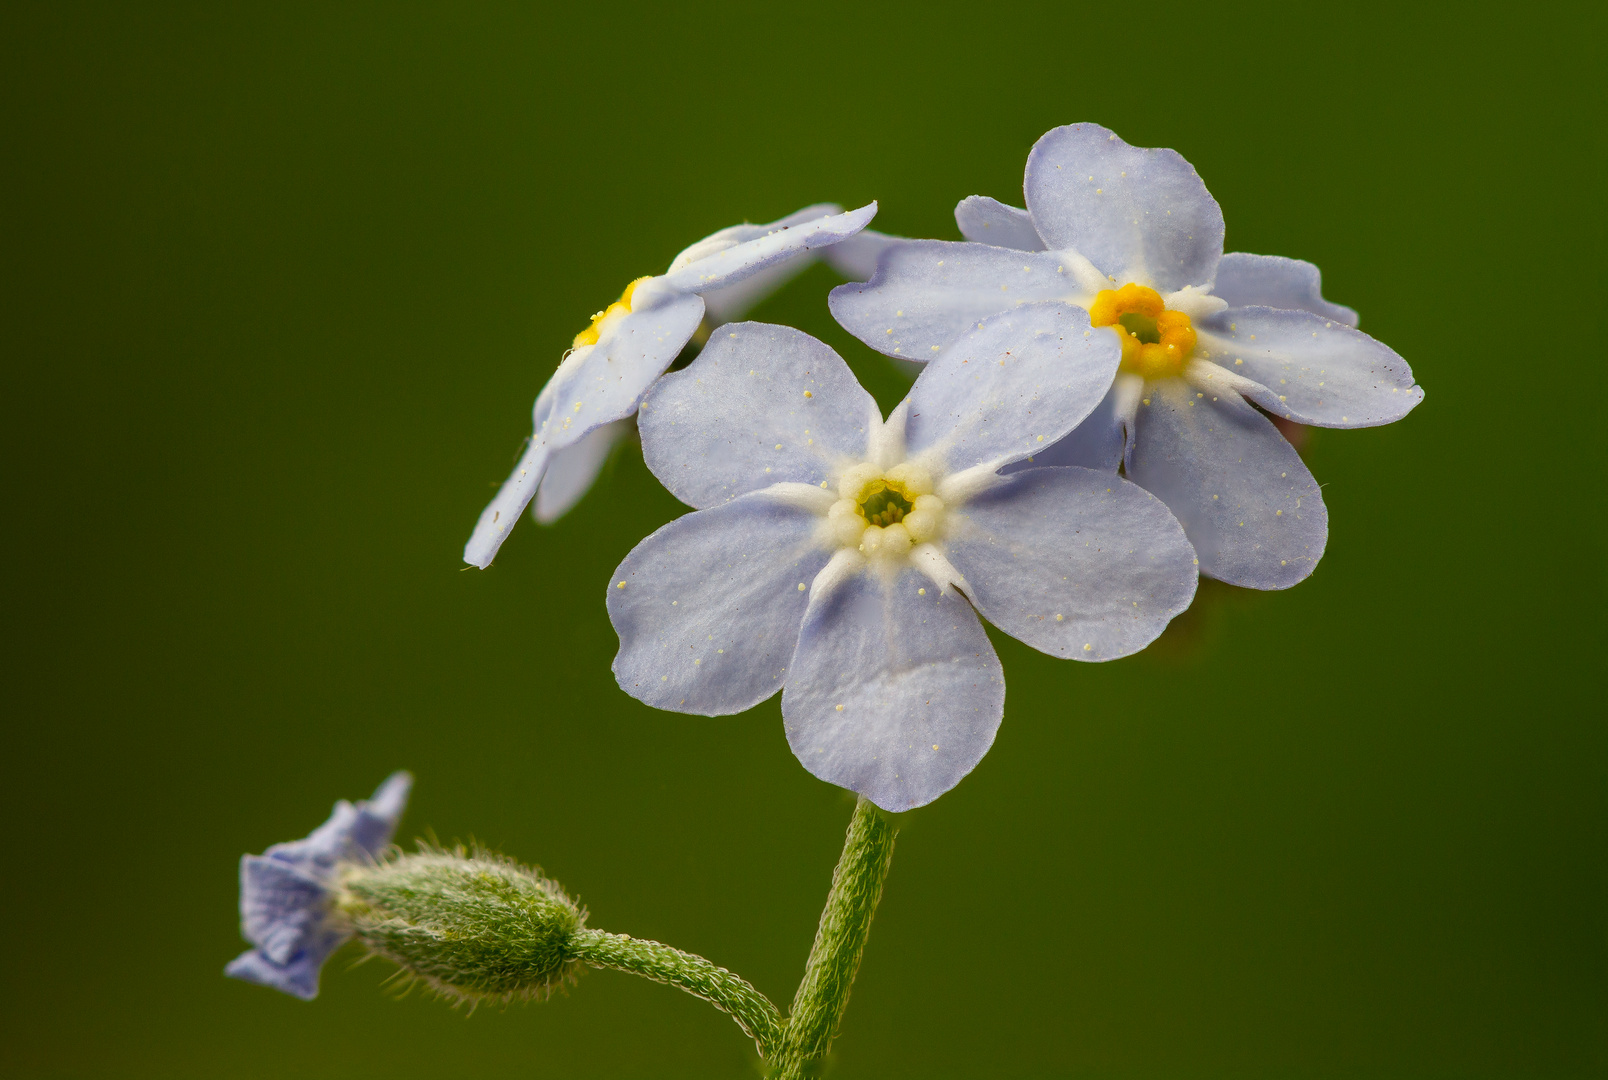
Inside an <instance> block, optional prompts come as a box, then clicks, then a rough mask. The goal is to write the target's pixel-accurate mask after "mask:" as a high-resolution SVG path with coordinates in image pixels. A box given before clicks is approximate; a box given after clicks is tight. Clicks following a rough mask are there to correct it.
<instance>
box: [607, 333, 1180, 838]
mask: <svg viewBox="0 0 1608 1080" xmlns="http://www.w3.org/2000/svg"><path fill="white" fill-rule="evenodd" d="M1119 357H1120V349H1119V347H1118V344H1117V342H1116V340H1115V338H1113V337H1112V336H1111V335H1109V334H1103V333H1102V334H1093V333H1091V327H1090V324H1089V319H1088V316H1087V315H1086V314H1085V313H1084V312H1083V311H1081V310H1079V309H1078V308H1075V307H1072V306H1070V305H1067V304H1063V303H1043V304H1031V305H1025V306H1023V307H1020V308H1018V309H1016V310H1015V311H1013V312H1011V313H1010V314H1009V315H1006V316H1002V317H998V318H996V319H994V320H992V321H990V322H989V323H987V324H986V326H984V327H982V328H975V329H973V330H972V331H970V332H968V333H967V334H965V335H963V336H962V337H961V338H960V339H959V340H958V341H956V342H955V343H954V344H953V345H952V346H950V347H949V348H947V349H945V350H944V351H943V352H942V354H941V355H937V356H935V357H934V358H933V360H932V362H931V363H929V364H928V365H927V367H926V368H925V370H924V371H923V372H922V374H921V377H920V378H919V379H917V381H916V384H915V386H914V387H913V388H912V389H911V391H910V394H909V396H908V397H906V399H905V400H904V401H903V402H902V403H900V405H899V406H898V408H896V409H895V410H894V411H893V412H892V414H890V415H889V417H888V418H887V419H886V421H884V420H883V418H882V415H881V412H880V410H879V409H878V408H877V406H876V403H875V402H874V401H873V400H872V398H871V396H870V394H868V393H866V391H865V390H864V389H863V388H862V387H861V386H860V385H859V383H858V382H857V381H856V379H855V378H854V375H853V373H852V372H851V371H850V370H849V368H848V365H847V364H845V363H844V362H843V360H842V358H840V357H839V356H838V355H837V354H836V353H835V352H833V351H832V349H830V348H829V347H828V346H826V345H824V344H823V343H821V342H819V341H817V340H815V339H814V338H812V337H810V336H809V335H807V334H804V333H801V332H799V331H797V330H793V329H790V328H788V327H784V326H773V325H768V324H764V323H737V324H731V325H727V326H725V327H722V328H721V329H720V330H719V331H717V332H716V335H715V337H714V339H712V340H711V341H710V343H709V345H708V346H707V347H706V348H705V349H704V351H703V352H702V353H701V354H700V355H699V357H698V359H697V360H696V361H694V362H693V364H692V365H691V366H689V367H688V368H686V369H685V370H683V371H680V372H675V373H672V374H670V375H668V376H666V377H665V378H663V379H662V380H660V381H659V383H658V384H657V385H656V386H655V387H654V388H653V390H652V391H651V392H650V393H649V395H648V398H647V400H646V402H645V403H644V405H643V406H642V413H641V415H640V418H639V425H640V428H641V432H642V444H643V453H644V456H645V457H646V459H647V462H648V466H649V468H651V469H652V470H653V472H654V474H655V475H656V476H657V477H658V478H659V479H660V480H661V481H663V483H664V484H665V486H666V487H668V488H669V489H670V490H671V492H673V493H674V494H675V495H676V496H677V497H678V498H680V499H681V500H682V501H683V502H686V503H688V504H689V505H691V506H693V507H695V508H697V512H696V513H692V514H688V515H687V516H685V517H682V518H679V519H677V520H676V521H673V522H671V523H670V524H668V525H666V526H665V527H664V528H662V529H660V530H659V531H657V532H655V533H654V534H653V535H652V536H650V537H648V538H647V539H646V540H644V541H642V543H640V544H638V545H637V547H636V548H635V549H634V550H633V551H632V552H631V553H630V555H628V556H627V557H626V559H625V561H624V562H623V563H621V564H620V567H619V569H618V570H617V571H616V572H615V574H614V579H613V581H612V582H611V583H610V587H609V605H608V606H609V616H610V619H611V620H612V621H613V623H614V627H615V630H616V631H617V632H618V633H619V635H620V651H619V654H618V656H616V658H615V661H614V672H615V676H616V678H617V679H618V680H619V683H620V686H621V687H622V688H623V689H624V690H625V691H626V692H627V693H629V694H631V695H632V696H633V697H636V698H638V699H640V700H642V701H644V702H646V703H647V704H649V705H653V706H656V707H658V708H661V709H669V710H673V711H676V712H687V713H696V714H700V715H706V716H712V715H722V714H728V713H736V712H741V711H743V710H745V709H748V708H750V707H752V706H754V705H756V704H758V703H759V702H761V701H763V700H765V699H766V698H768V697H770V696H771V695H772V694H773V693H775V692H776V691H777V690H778V689H781V690H782V691H783V694H782V716H783V719H784V722H785V725H786V729H787V738H788V742H789V744H790V745H791V746H792V748H793V752H794V753H795V754H796V755H797V756H798V758H799V760H800V761H801V762H803V764H804V766H805V767H806V768H807V769H809V771H810V772H812V773H814V774H815V775H816V776H818V777H820V778H821V779H823V780H827V781H830V782H832V783H835V784H839V785H842V786H843V787H847V788H850V789H852V790H854V791H856V792H859V793H860V794H861V795H864V796H865V797H866V798H868V799H870V800H871V801H873V802H875V803H876V804H877V805H879V806H881V807H883V808H884V809H887V810H893V811H902V810H908V809H911V808H913V807H916V806H921V805H923V804H925V803H928V802H931V801H932V800H933V799H936V798H937V797H938V796H939V795H942V794H943V793H944V792H945V791H948V790H949V789H950V788H952V787H954V786H955V784H957V783H959V782H960V780H961V778H962V777H964V776H965V775H966V774H967V773H968V772H970V771H971V769H972V768H973V767H974V766H975V765H976V764H977V763H978V762H979V761H980V760H981V759H982V757H983V755H984V754H986V753H987V752H988V748H989V747H990V746H991V745H992V744H993V741H994V735H995V732H996V731H997V730H998V728H999V723H1000V719H1001V717H1002V716H1003V711H1004V700H1005V683H1004V676H1003V672H1002V671H1001V668H1000V663H999V658H998V657H997V656H996V655H995V653H994V649H993V646H992V645H991V644H990V643H989V640H988V636H987V635H986V634H985V633H984V631H983V628H982V624H981V623H980V622H979V620H978V617H977V616H978V615H979V614H981V615H982V616H984V617H985V618H987V619H988V620H989V621H991V622H993V623H994V625H995V626H997V627H999V629H1001V630H1003V631H1004V632H1005V633H1007V634H1010V635H1011V636H1013V637H1015V638H1018V639H1020V640H1021V641H1023V642H1026V643H1027V644H1029V645H1031V646H1033V647H1034V648H1037V649H1040V650H1042V651H1044V652H1047V653H1050V654H1052V655H1055V656H1063V657H1069V658H1074V659H1080V660H1110V659H1114V658H1116V657H1119V656H1126V655H1128V654H1130V653H1133V652H1137V651H1138V650H1140V649H1142V648H1144V647H1145V646H1146V645H1148V644H1149V643H1150V642H1151V641H1153V640H1154V639H1155V638H1156V637H1157V635H1159V634H1160V633H1161V631H1162V630H1163V629H1164V628H1165V627H1166V625H1167V623H1168V621H1169V620H1171V619H1172V617H1173V616H1175V615H1177V614H1178V613H1179V612H1181V611H1183V610H1184V609H1185V608H1186V607H1188V606H1189V602H1190V600H1191V598H1192V597H1193V596H1194V591H1195V581H1196V563H1195V554H1194V550H1193V549H1192V548H1191V546H1190V544H1189V541H1188V540H1187V539H1185V537H1184V533H1183V530H1182V528H1181V527H1180V526H1179V525H1178V523H1177V521H1176V520H1175V519H1174V518H1173V516H1172V514H1171V513H1169V512H1168V510H1167V508H1166V507H1165V506H1164V505H1163V504H1162V503H1161V502H1160V501H1159V500H1157V499H1156V498H1155V497H1153V496H1151V495H1150V494H1148V493H1147V492H1145V491H1143V490H1142V489H1140V488H1139V487H1137V486H1136V485H1134V484H1130V483H1128V482H1127V481H1124V480H1121V479H1119V478H1117V477H1115V476H1112V475H1110V474H1108V473H1103V472H1097V471H1094V470H1090V469H1081V468H1027V469H1024V470H1022V471H1018V472H1015V473H1013V474H1012V475H1010V476H1001V475H999V470H1000V469H1001V468H1002V467H1004V466H1006V465H1010V464H1013V463H1015V462H1019V461H1024V460H1030V458H1031V455H1033V454H1034V453H1036V452H1038V451H1041V450H1043V449H1044V448H1045V447H1047V446H1051V445H1053V444H1054V443H1055V442H1056V441H1057V440H1059V439H1061V438H1063V437H1064V436H1065V435H1066V434H1067V433H1068V432H1070V431H1071V430H1072V429H1073V428H1074V427H1076V426H1077V425H1078V423H1079V422H1080V421H1082V420H1083V419H1084V417H1086V416H1087V415H1088V414H1089V413H1090V411H1091V410H1092V409H1093V408H1094V407H1095V405H1097V404H1098V403H1099V402H1100V400H1101V398H1102V397H1103V396H1104V394H1105V392H1106V388H1107V387H1109V386H1110V385H1111V380H1112V377H1113V375H1114V374H1115V371H1116V367H1117V363H1118V360H1119Z"/></svg>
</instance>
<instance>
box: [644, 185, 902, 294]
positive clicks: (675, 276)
mask: <svg viewBox="0 0 1608 1080" xmlns="http://www.w3.org/2000/svg"><path fill="white" fill-rule="evenodd" d="M876 216H877V204H876V203H869V204H867V205H865V206H862V207H860V208H859V209H858V210H850V211H849V212H848V213H846V214H832V215H825V216H822V217H818V218H816V219H815V220H813V221H810V222H806V223H804V224H800V225H792V226H788V227H785V228H779V229H775V230H773V231H771V232H769V233H767V234H766V235H764V236H761V237H759V238H758V239H754V240H749V241H747V242H746V243H741V244H738V245H736V246H735V247H729V248H726V249H725V250H723V251H718V252H716V253H715V254H712V255H709V256H706V257H705V258H701V259H697V260H696V261H693V262H689V263H687V264H685V265H683V266H681V267H678V268H676V269H673V270H671V271H670V272H669V273H667V274H666V275H665V277H664V280H665V281H666V283H668V284H669V285H670V286H671V287H673V288H676V289H680V290H682V291H684V292H697V293H703V292H713V291H714V290H716V289H723V288H726V287H727V286H729V285H733V284H735V283H736V282H739V281H741V280H742V279H743V278H746V277H750V276H752V275H754V274H757V273H759V272H760V271H761V270H764V269H765V268H766V267H769V266H773V265H775V264H776V263H779V262H782V261H784V260H786V259H791V258H792V257H793V256H795V255H798V254H800V253H801V252H804V251H808V250H810V249H813V248H819V247H825V246H827V245H828V244H835V243H837V242H838V241H840V240H844V239H847V238H848V237H850V236H853V235H854V234H855V233H857V232H859V231H860V230H861V229H863V228H865V227H866V226H867V225H868V224H870V223H871V219H872V218H874V217H876Z"/></svg>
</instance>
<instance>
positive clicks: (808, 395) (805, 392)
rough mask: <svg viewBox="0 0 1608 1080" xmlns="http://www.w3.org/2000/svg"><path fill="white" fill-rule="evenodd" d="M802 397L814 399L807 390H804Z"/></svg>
mask: <svg viewBox="0 0 1608 1080" xmlns="http://www.w3.org/2000/svg"><path fill="white" fill-rule="evenodd" d="M804 396H805V397H814V396H815V395H814V394H812V393H810V392H809V391H808V390H806V391H804Z"/></svg>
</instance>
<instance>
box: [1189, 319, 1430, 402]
mask: <svg viewBox="0 0 1608 1080" xmlns="http://www.w3.org/2000/svg"><path fill="white" fill-rule="evenodd" d="M1198 332H1199V335H1200V338H1199V340H1200V348H1201V349H1202V350H1203V351H1205V352H1206V353H1209V354H1210V358H1211V360H1212V362H1213V363H1215V364H1217V365H1218V366H1220V367H1222V368H1225V369H1227V370H1228V371H1231V372H1233V373H1234V374H1236V375H1243V376H1245V377H1246V378H1248V379H1251V380H1253V381H1255V382H1257V383H1259V384H1261V388H1259V389H1250V388H1247V387H1241V391H1240V392H1241V393H1243V394H1244V395H1245V396H1246V397H1248V398H1250V399H1251V400H1252V401H1254V402H1256V403H1257V404H1258V405H1260V406H1262V408H1264V409H1266V410H1268V411H1269V412H1271V413H1274V414H1276V415H1278V416H1284V417H1288V418H1289V419H1291V420H1298V421H1300V422H1301V423H1303V424H1317V425H1318V426H1320V427H1334V428H1360V427H1377V426H1379V425H1380V424H1389V423H1391V422H1393V421H1396V420H1400V419H1401V418H1402V417H1403V416H1406V415H1407V413H1408V412H1410V411H1411V410H1412V408H1413V406H1415V405H1417V404H1418V403H1419V402H1420V401H1422V400H1424V391H1423V390H1421V389H1420V388H1419V387H1417V386H1415V385H1414V384H1413V371H1412V368H1410V367H1408V366H1407V361H1405V360H1403V359H1402V358H1401V357H1400V356H1398V355H1397V354H1396V352H1395V350H1393V349H1391V348H1390V347H1389V346H1387V345H1384V344H1382V343H1381V342H1378V341H1375V340H1374V339H1373V338H1371V337H1369V336H1368V335H1367V334H1364V333H1363V332H1362V331H1361V330H1353V329H1352V328H1351V327H1349V326H1346V325H1343V324H1341V323H1337V322H1334V321H1333V320H1331V319H1325V318H1324V317H1323V316H1321V315H1314V314H1312V313H1311V312H1309V311H1279V310H1276V309H1274V308H1266V307H1249V308H1229V309H1228V310H1227V311H1224V312H1221V313H1219V314H1217V315H1214V316H1212V317H1211V318H1209V319H1206V320H1204V321H1202V323H1201V324H1200V326H1199V327H1198Z"/></svg>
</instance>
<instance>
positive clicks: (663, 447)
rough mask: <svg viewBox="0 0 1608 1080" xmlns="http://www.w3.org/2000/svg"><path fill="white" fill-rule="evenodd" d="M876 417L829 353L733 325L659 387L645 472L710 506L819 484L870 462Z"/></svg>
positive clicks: (645, 440) (647, 433) (811, 342)
mask: <svg viewBox="0 0 1608 1080" xmlns="http://www.w3.org/2000/svg"><path fill="white" fill-rule="evenodd" d="M806 395H807V396H806ZM872 417H876V418H877V419H878V420H880V419H881V414H880V413H878V412H877V406H876V402H875V401H874V400H873V399H872V397H871V395H870V394H868V393H866V392H865V391H864V390H863V389H861V387H860V383H859V382H858V380H856V379H855V377H854V373H853V372H851V371H850V370H849V366H848V365H847V364H845V363H844V362H843V360H842V358H841V357H839V356H838V354H837V353H835V352H833V351H832V349H831V348H830V347H829V346H827V345H824V344H822V343H821V342H819V341H817V340H815V339H814V338H812V337H810V336H809V335H808V334H806V333H803V332H802V331H799V330H794V329H792V328H791V327H787V326H773V325H771V324H769V323H731V324H728V325H726V326H723V327H721V328H720V329H719V330H717V331H716V332H715V336H714V337H712V338H711V339H710V341H709V344H708V345H706V346H704V350H703V352H701V353H699V354H698V358H697V359H696V360H694V361H693V362H692V363H691V364H690V365H689V366H687V367H686V368H684V369H682V370H681V371H675V372H671V373H670V374H669V375H666V376H665V377H664V378H663V379H660V380H659V382H658V384H657V385H655V386H654V388H653V391H652V393H651V394H650V395H649V396H648V399H647V401H646V402H645V403H644V405H643V408H642V414H641V416H640V417H639V418H638V421H637V422H638V424H639V426H640V428H641V431H642V453H643V457H644V458H646V460H647V463H648V468H649V469H652V470H653V474H654V475H655V476H657V477H658V478H659V479H660V481H661V482H663V484H664V486H665V487H667V488H669V489H670V491H671V492H672V493H673V494H674V495H675V496H676V498H678V499H680V500H681V501H682V502H684V503H686V504H687V505H689V506H697V507H705V506H714V505H717V504H719V503H722V502H725V501H726V500H728V499H733V498H736V497H737V496H738V495H742V494H744V493H745V492H749V491H758V490H759V489H761V488H765V487H769V486H770V485H772V484H777V483H782V482H784V481H786V482H795V483H804V484H814V485H819V484H820V483H821V482H822V481H823V480H827V479H828V478H829V477H830V476H831V475H832V474H833V471H834V467H835V466H838V465H839V464H840V463H841V461H842V459H844V458H850V457H852V458H854V459H855V460H863V459H864V458H865V453H866V438H867V434H866V433H867V427H868V425H869V422H870V420H871V418H872Z"/></svg>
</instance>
